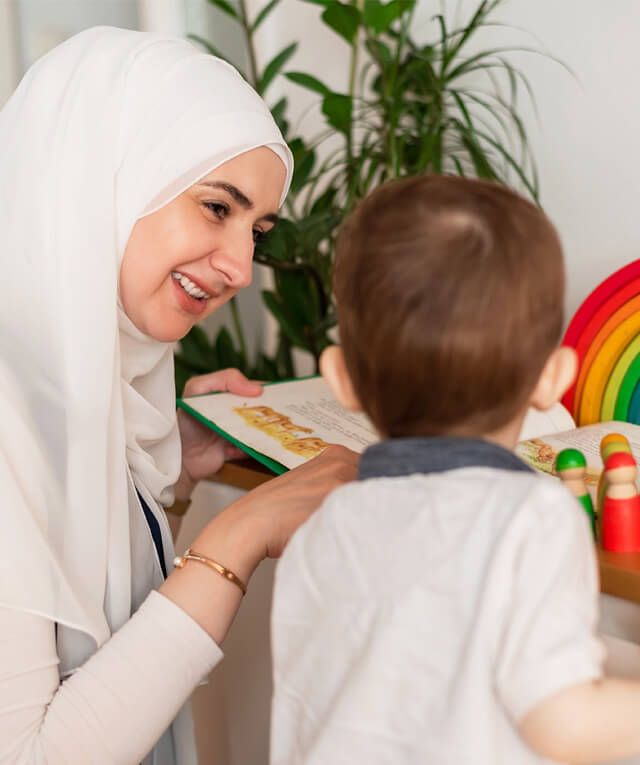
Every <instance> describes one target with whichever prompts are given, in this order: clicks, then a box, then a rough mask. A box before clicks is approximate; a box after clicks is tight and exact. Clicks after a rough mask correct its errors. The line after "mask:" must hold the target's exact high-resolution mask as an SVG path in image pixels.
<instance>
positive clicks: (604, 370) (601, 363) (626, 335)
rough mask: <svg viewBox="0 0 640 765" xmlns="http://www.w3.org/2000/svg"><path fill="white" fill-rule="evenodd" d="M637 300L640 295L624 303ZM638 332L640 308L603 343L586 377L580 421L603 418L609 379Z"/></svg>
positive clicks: (596, 420) (588, 421)
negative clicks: (603, 404)
mask: <svg viewBox="0 0 640 765" xmlns="http://www.w3.org/2000/svg"><path fill="white" fill-rule="evenodd" d="M636 301H639V302H640V296H638V298H634V300H631V301H629V303H626V304H625V305H627V306H628V305H629V304H630V303H635V302H636ZM638 334H640V311H635V312H634V313H632V314H631V315H630V316H628V318H626V319H625V320H624V321H623V322H622V323H621V324H620V325H619V326H617V327H616V328H615V329H614V330H613V331H612V332H611V333H610V334H609V336H608V337H607V338H606V340H605V341H604V343H602V345H601V347H600V349H599V350H598V351H597V354H596V355H595V358H594V359H593V362H592V363H591V365H590V366H589V368H588V369H587V371H586V374H585V377H584V383H583V389H582V397H581V399H580V401H579V409H578V417H577V423H578V425H591V424H592V423H594V422H599V421H600V411H601V409H602V399H603V396H604V391H605V388H606V385H607V382H608V381H609V378H610V376H611V373H612V371H613V369H614V367H615V365H616V363H617V361H618V359H619V358H620V355H621V354H622V353H623V352H624V350H625V349H626V348H627V347H628V346H629V344H630V343H631V342H632V341H633V340H634V338H635V337H636V336H637V335H638ZM590 350H591V349H590Z"/></svg>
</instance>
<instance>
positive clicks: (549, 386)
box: [529, 346, 578, 411]
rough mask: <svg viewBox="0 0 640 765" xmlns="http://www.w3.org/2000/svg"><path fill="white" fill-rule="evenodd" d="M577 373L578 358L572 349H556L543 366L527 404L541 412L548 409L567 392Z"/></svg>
mask: <svg viewBox="0 0 640 765" xmlns="http://www.w3.org/2000/svg"><path fill="white" fill-rule="evenodd" d="M577 371H578V356H577V354H576V352H575V351H574V350H573V348H567V347H566V346H561V347H560V348H556V349H555V351H553V353H552V354H551V356H549V358H548V359H547V363H546V364H545V365H544V369H543V370H542V374H541V375H540V377H539V378H538V382H537V384H536V387H535V388H534V390H533V393H532V394H531V398H530V399H529V404H530V405H531V406H533V407H535V408H536V409H542V410H543V411H544V410H545V409H550V408H551V407H552V406H553V405H554V404H555V403H557V402H558V401H560V399H561V398H562V397H563V396H564V394H565V393H566V392H567V390H568V389H569V386H570V385H571V383H572V382H573V381H574V380H575V378H576V373H577Z"/></svg>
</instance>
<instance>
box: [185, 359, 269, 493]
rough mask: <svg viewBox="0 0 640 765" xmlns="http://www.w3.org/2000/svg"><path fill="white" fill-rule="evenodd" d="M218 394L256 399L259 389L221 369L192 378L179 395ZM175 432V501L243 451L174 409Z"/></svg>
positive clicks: (230, 371)
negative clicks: (178, 465)
mask: <svg viewBox="0 0 640 765" xmlns="http://www.w3.org/2000/svg"><path fill="white" fill-rule="evenodd" d="M218 391H228V392H229V393H236V394H238V395H239V396H259V395H260V394H261V393H262V386H261V385H260V383H257V382H252V381H251V380H248V379H247V378H246V377H245V376H244V375H243V374H242V372H240V371H239V370H237V369H224V370H222V371H220V372H211V374H207V375H200V376H198V377H192V378H191V379H190V380H189V381H188V382H187V384H186V385H185V386H184V393H183V396H197V395H200V394H202V393H213V392H218ZM178 429H179V430H180V441H181V443H182V472H181V473H180V478H179V479H178V482H177V483H176V486H175V493H176V498H177V499H188V498H189V497H190V496H191V492H192V491H193V488H194V486H195V485H196V484H197V483H198V481H200V480H201V479H202V478H206V477H207V476H209V475H212V474H213V473H217V472H218V470H220V468H221V467H222V465H223V464H224V463H225V461H226V460H229V459H237V458H238V457H242V456H243V454H244V452H242V451H241V450H240V449H238V448H237V447H235V446H233V444H230V443H229V442H228V441H225V439H224V438H222V436H219V435H218V434H217V433H215V432H214V431H213V430H211V429H210V428H207V427H206V425H203V424H202V423H201V422H198V420H196V418H195V417H191V415H189V414H187V413H186V412H184V411H182V410H181V409H180V410H178Z"/></svg>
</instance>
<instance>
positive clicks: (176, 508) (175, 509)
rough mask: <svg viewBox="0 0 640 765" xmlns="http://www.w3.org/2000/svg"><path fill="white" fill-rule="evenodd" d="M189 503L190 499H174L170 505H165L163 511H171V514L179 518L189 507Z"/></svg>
mask: <svg viewBox="0 0 640 765" xmlns="http://www.w3.org/2000/svg"><path fill="white" fill-rule="evenodd" d="M190 504H191V500H190V499H176V501H175V502H174V503H173V504H172V505H171V506H170V507H165V509H164V511H165V513H171V515H177V516H179V517H180V518H181V517H182V516H183V515H184V514H185V513H186V512H187V510H188V509H189V505H190Z"/></svg>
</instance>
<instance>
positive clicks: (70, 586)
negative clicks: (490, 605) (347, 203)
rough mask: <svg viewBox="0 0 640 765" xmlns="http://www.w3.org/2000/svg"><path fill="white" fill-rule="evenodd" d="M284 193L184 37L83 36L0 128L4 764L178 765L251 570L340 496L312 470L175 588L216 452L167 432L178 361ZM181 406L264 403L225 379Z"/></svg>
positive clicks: (194, 558) (258, 118)
mask: <svg viewBox="0 0 640 765" xmlns="http://www.w3.org/2000/svg"><path fill="white" fill-rule="evenodd" d="M291 173H292V160H291V154H290V152H289V150H288V148H287V146H286V144H285V143H284V141H283V139H282V137H281V135H280V133H279V131H278V129H277V127H276V125H275V123H274V121H273V119H272V117H271V115H270V113H269V111H268V109H267V108H266V106H265V105H264V103H263V102H262V100H261V99H260V98H259V97H258V96H257V94H256V93H255V92H254V91H253V90H252V89H251V88H250V87H249V86H248V85H247V84H246V83H245V82H244V80H242V78H241V77H240V76H239V75H238V74H237V72H235V70H233V69H232V68H231V67H230V66H229V65H227V64H225V63H223V62H221V61H219V60H217V59H215V58H213V57H211V56H207V55H204V54H202V53H199V52H198V51H196V50H195V49H194V48H193V47H192V46H190V45H189V44H187V43H185V42H184V41H180V40H169V39H162V38H160V37H157V36H154V35H145V34H141V33H138V32H131V31H124V30H119V29H112V28H108V27H102V28H95V29H91V30H87V31H86V32H83V33H81V34H80V35H77V36H76V37H74V38H72V39H70V40H68V41H67V42H66V43H64V44H63V45H61V46H59V47H58V48H56V49H55V50H53V51H52V52H51V53H50V54H48V55H47V56H45V57H44V58H43V59H41V60H40V61H38V62H37V63H36V64H35V65H34V66H33V67H32V69H31V70H29V72H28V73H27V74H26V75H25V78H24V79H23V81H22V83H21V84H20V85H19V87H18V89H17V90H16V92H15V93H14V95H13V96H12V97H11V99H10V100H9V102H8V103H7V105H6V107H5V108H4V109H3V110H2V111H1V112H0V177H1V178H2V184H0V263H1V265H2V270H3V276H4V278H5V282H6V283H7V284H10V285H11V288H10V289H8V290H6V291H5V293H4V296H3V300H2V301H0V417H1V418H2V422H3V423H4V425H3V429H2V430H1V431H0V493H1V497H0V498H1V499H2V501H1V502H0V538H2V539H5V540H11V542H12V544H11V545H10V547H11V549H10V550H9V551H8V552H7V553H6V555H4V554H3V559H2V561H1V562H0V565H1V567H2V571H3V572H4V573H3V574H2V576H0V635H2V636H3V639H2V647H1V648H0V760H1V761H3V762H4V761H11V762H29V763H36V764H40V763H48V765H51V764H52V763H53V764H54V765H55V764H56V763H62V762H65V763H82V764H83V765H84V763H88V762H91V763H98V764H99V763H113V762H117V763H123V764H125V765H126V764H127V763H131V764H132V765H138V764H139V763H140V762H141V761H143V760H144V763H145V765H147V763H151V762H153V764H154V765H174V763H177V764H179V765H192V764H193V763H195V762H196V755H195V748H194V741H193V735H192V723H191V722H190V713H189V709H188V704H185V702H187V700H188V698H189V696H190V694H191V692H192V691H193V689H194V688H195V687H196V686H197V685H198V683H199V682H200V680H201V679H202V678H203V677H204V676H205V675H206V674H207V673H208V672H209V671H210V669H211V668H212V667H213V666H214V665H215V664H216V663H217V662H218V661H219V660H220V658H221V651H220V649H219V647H218V645H217V644H218V643H220V642H221V640H222V639H223V637H224V636H225V634H226V632H227V629H228V627H229V625H230V623H231V621H232V620H233V618H234V616H235V613H236V610H237V608H238V606H239V604H240V600H241V598H242V594H243V591H244V588H245V587H246V585H247V583H248V580H249V579H250V577H251V574H252V572H253V570H254V569H255V567H256V566H257V565H258V563H259V562H260V561H261V560H262V559H263V558H264V557H265V556H267V555H272V556H277V555H279V554H280V553H281V552H282V549H283V548H284V546H285V545H286V543H287V541H288V539H289V536H290V535H291V533H292V532H293V531H294V530H295V529H296V528H297V526H298V525H299V524H300V523H301V522H303V521H304V520H305V519H306V518H307V517H308V515H309V513H311V512H312V511H313V510H314V509H315V508H316V507H317V506H318V504H319V503H320V502H321V500H322V499H323V498H324V496H325V495H326V493H327V492H328V491H330V490H331V489H333V488H334V487H335V486H337V485H339V484H341V483H342V482H344V481H345V480H350V479H351V478H352V477H353V476H354V472H355V456H354V455H352V454H351V453H347V452H346V451H345V450H334V451H328V452H326V453H325V454H323V455H321V456H320V457H319V458H318V459H316V460H315V461H313V462H310V463H308V464H307V465H305V466H303V468H301V469H299V470H295V471H291V472H290V473H288V474H287V475H286V476H283V477H281V478H278V479H275V480H274V481H271V482H270V483H269V484H265V485H264V486H262V487H260V488H259V489H257V490H255V491H254V492H251V493H249V494H247V495H246V496H244V497H242V498H241V499H240V500H238V501H237V502H236V503H234V505H232V506H231V507H229V508H228V509H227V510H225V511H224V512H222V513H221V514H220V515H218V516H216V518H215V519H214V520H212V521H211V522H209V524H208V525H207V526H206V527H205V528H204V529H203V530H202V531H201V533H200V534H199V535H198V536H197V538H196V539H195V540H194V542H193V546H192V547H193V549H192V553H193V554H191V555H190V556H186V557H185V558H184V559H183V561H182V565H181V566H180V567H179V568H177V569H173V570H172V568H173V567H172V562H173V555H174V551H173V542H172V538H171V533H170V529H169V525H168V522H167V517H166V515H165V510H164V508H167V509H168V510H171V509H172V507H174V509H175V505H172V503H173V502H174V498H175V499H177V500H179V501H182V502H183V504H186V503H187V501H188V499H189V496H190V493H191V491H192V490H193V488H194V485H195V484H196V482H197V481H198V480H199V479H201V478H203V477H204V476H206V475H209V474H210V473H211V472H213V471H215V470H216V469H218V468H219V467H220V465H221V464H222V462H223V461H224V460H225V458H226V457H228V456H229V455H230V454H232V453H233V450H232V448H230V447H229V445H228V444H225V443H224V442H223V441H222V440H221V439H219V438H218V437H216V436H213V435H212V433H211V431H208V430H206V429H200V428H199V427H198V425H197V423H194V422H186V421H185V420H184V419H180V420H178V419H177V417H176V410H175V391H174V386H173V355H172V349H173V341H175V340H177V339H178V338H180V337H182V336H183V335H184V334H185V333H186V332H187V331H188V330H189V329H190V328H191V327H192V326H193V324H194V323H195V322H196V321H199V320H200V319H202V318H204V317H205V316H207V315H209V314H210V313H212V312H213V311H215V310H216V309H217V308H218V307H219V306H220V305H222V304H223V303H224V302H226V301H227V300H228V299H229V298H230V297H231V296H232V295H234V294H235V293H236V292H237V291H238V290H239V289H241V288H242V287H243V286H246V285H247V284H248V283H249V281H250V264H251V258H252V255H253V246H254V241H255V239H256V238H257V237H259V236H261V235H262V233H264V232H266V231H267V230H268V229H269V228H271V227H272V226H273V225H274V223H275V221H276V220H277V210H278V208H279V206H280V204H281V203H282V200H283V198H284V195H285V194H286V191H287V188H288V184H289V181H290V179H291ZM188 386H189V387H188V390H189V392H191V393H204V392H207V391H211V390H219V389H226V390H232V391H234V392H237V393H240V394H242V395H246V396H257V395H259V394H260V392H261V387H260V385H258V384H257V383H252V382H250V381H249V380H247V379H246V378H244V377H243V376H242V375H241V374H240V373H239V372H237V370H225V371H223V372H220V373H215V374H213V375H207V376H205V377H202V378H195V379H194V380H192V381H190V382H189V383H188ZM201 558H202V559H206V560H208V563H206V565H203V564H202V563H201V561H200V559H201ZM185 563H186V565H185ZM7 572H9V573H8V574H7ZM221 574H222V575H221ZM172 721H173V723H172ZM151 750H153V751H151Z"/></svg>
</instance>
